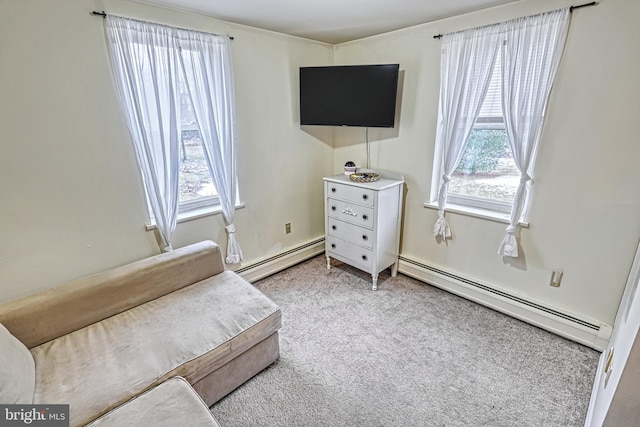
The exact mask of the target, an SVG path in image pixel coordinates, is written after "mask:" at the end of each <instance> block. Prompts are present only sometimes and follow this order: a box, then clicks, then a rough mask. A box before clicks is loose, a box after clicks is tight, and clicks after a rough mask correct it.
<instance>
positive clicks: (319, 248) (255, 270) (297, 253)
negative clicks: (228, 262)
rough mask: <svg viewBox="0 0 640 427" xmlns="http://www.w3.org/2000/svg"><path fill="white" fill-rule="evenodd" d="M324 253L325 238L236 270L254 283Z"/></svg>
mask: <svg viewBox="0 0 640 427" xmlns="http://www.w3.org/2000/svg"><path fill="white" fill-rule="evenodd" d="M323 253H324V237H321V238H318V239H314V240H311V241H309V242H306V243H304V244H302V245H300V246H296V247H294V248H291V249H288V250H285V251H283V252H279V253H277V254H275V255H272V256H269V257H266V258H263V259H260V260H257V261H255V262H252V263H250V264H247V265H246V266H242V267H240V268H239V269H237V270H235V272H236V273H238V274H239V275H241V276H242V277H244V278H245V279H247V280H248V281H250V282H252V281H255V280H260V279H263V278H265V277H267V276H270V275H272V274H275V273H277V272H279V271H282V270H284V269H287V268H289V267H291V266H294V265H296V264H298V263H300V262H302V261H305V260H307V259H309V258H313V257H314V256H316V255H320V254H323Z"/></svg>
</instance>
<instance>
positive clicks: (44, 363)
mask: <svg viewBox="0 0 640 427" xmlns="http://www.w3.org/2000/svg"><path fill="white" fill-rule="evenodd" d="M280 325H281V317H280V309H279V308H278V306H277V305H276V304H275V303H274V302H273V301H271V300H270V299H269V298H267V297H266V296H265V295H263V294H262V293H261V292H260V291H258V290H257V289H256V288H254V287H253V286H252V285H251V284H249V283H248V282H246V281H245V280H244V279H242V278H241V277H240V276H238V275H237V274H235V273H233V272H231V271H225V272H223V273H220V274H217V275H216V276H213V277H211V278H209V279H205V280H203V281H201V282H198V283H196V284H194V285H191V286H187V287H186V288H183V289H180V290H178V291H176V292H173V293H171V294H168V295H165V296H163V297H161V298H158V299H156V300H153V301H150V302H148V303H145V304H143V305H140V306H138V307H135V308H132V309H130V310H128V311H126V312H123V313H120V314H118V315H116V316H113V317H110V318H108V319H105V320H103V321H100V322H98V323H94V324H92V325H90V326H88V327H86V328H83V329H80V330H77V331H74V332H72V333H70V334H68V335H65V336H62V337H60V338H58V339H55V340H53V341H50V342H47V343H45V344H42V345H40V346H38V347H35V348H32V349H31V352H32V353H33V356H34V359H35V362H36V390H35V398H34V403H68V404H70V421H71V425H82V424H85V423H87V422H90V421H92V420H93V419H95V418H97V417H98V416H100V415H101V414H103V413H105V412H107V411H109V410H111V409H113V408H115V407H116V406H118V405H120V404H122V403H123V402H126V401H127V400H129V399H130V398H131V397H133V396H135V395H137V394H139V393H141V392H144V391H145V390H147V389H149V388H151V387H153V386H155V385H157V384H159V383H161V382H162V381H164V380H166V379H168V378H171V377H173V376H182V377H185V378H186V379H187V381H189V383H192V384H193V383H195V382H197V381H199V380H200V379H201V378H202V377H204V376H206V375H207V374H209V373H210V372H212V371H213V370H215V369H217V368H218V367H220V366H222V365H224V364H225V363H227V362H229V361H230V360H232V359H233V358H235V357H236V356H238V355H239V354H242V353H243V352H244V351H246V350H247V349H249V348H251V347H252V346H254V345H255V344H257V343H259V342H260V341H262V340H263V339H265V338H267V337H269V336H270V335H271V334H273V333H275V332H276V331H277V330H278V329H279V328H280Z"/></svg>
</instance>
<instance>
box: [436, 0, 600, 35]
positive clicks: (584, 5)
mask: <svg viewBox="0 0 640 427" xmlns="http://www.w3.org/2000/svg"><path fill="white" fill-rule="evenodd" d="M598 4H599V3H598V2H597V1H592V2H591V3H584V4H578V5H576V6H570V7H569V12H573V11H574V10H576V9H581V8H583V7H589V6H597V5H598ZM433 38H434V39H441V38H442V34H436V35H435V36H433Z"/></svg>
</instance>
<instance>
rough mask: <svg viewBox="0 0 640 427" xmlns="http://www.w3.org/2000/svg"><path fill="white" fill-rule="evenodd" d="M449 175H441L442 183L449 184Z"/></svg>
mask: <svg viewBox="0 0 640 427" xmlns="http://www.w3.org/2000/svg"><path fill="white" fill-rule="evenodd" d="M450 181H451V175H442V182H450Z"/></svg>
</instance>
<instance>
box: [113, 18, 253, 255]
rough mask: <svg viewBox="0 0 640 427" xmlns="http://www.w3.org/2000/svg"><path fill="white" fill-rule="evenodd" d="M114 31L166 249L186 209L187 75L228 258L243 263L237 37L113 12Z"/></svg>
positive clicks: (127, 105)
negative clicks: (238, 226)
mask: <svg viewBox="0 0 640 427" xmlns="http://www.w3.org/2000/svg"><path fill="white" fill-rule="evenodd" d="M106 30H107V46H108V49H109V54H110V57H111V63H112V66H113V70H114V76H115V77H116V78H115V81H116V86H117V89H118V94H119V97H120V102H121V104H122V108H123V110H124V112H125V116H126V118H127V123H128V127H129V130H130V132H131V137H132V140H133V142H134V146H135V150H136V154H137V159H138V164H139V166H140V170H141V171H142V176H143V180H144V185H145V188H146V190H147V195H148V197H149V202H150V204H151V208H152V212H153V215H154V217H155V221H156V225H157V227H158V231H159V232H160V236H161V238H162V241H163V244H164V249H165V250H170V249H171V236H172V234H173V231H174V230H175V227H176V221H177V214H178V205H179V200H178V174H179V167H180V159H179V147H180V145H179V144H180V117H179V114H180V108H179V81H180V79H181V78H184V80H185V81H186V83H187V87H188V90H189V94H190V95H191V101H192V104H193V106H194V110H195V113H196V118H197V124H198V130H199V131H200V135H201V136H202V139H203V148H204V152H205V158H206V161H207V165H208V168H209V173H210V174H211V177H212V180H213V183H214V185H215V187H216V190H217V191H218V197H219V199H220V204H221V207H222V214H223V218H224V222H225V228H226V230H227V234H228V243H227V257H226V262H227V263H239V262H241V261H242V258H243V256H242V250H241V249H240V245H239V244H238V241H237V239H236V236H235V226H234V223H233V220H234V214H235V201H236V195H237V181H236V118H235V95H234V86H233V72H232V68H231V54H230V52H231V48H230V45H229V38H228V37H226V36H217V35H215V34H209V33H202V32H197V31H188V30H183V29H178V28H173V27H168V26H164V25H158V24H152V23H148V22H140V21H136V20H132V19H127V18H121V17H117V16H111V15H107V17H106Z"/></svg>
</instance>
